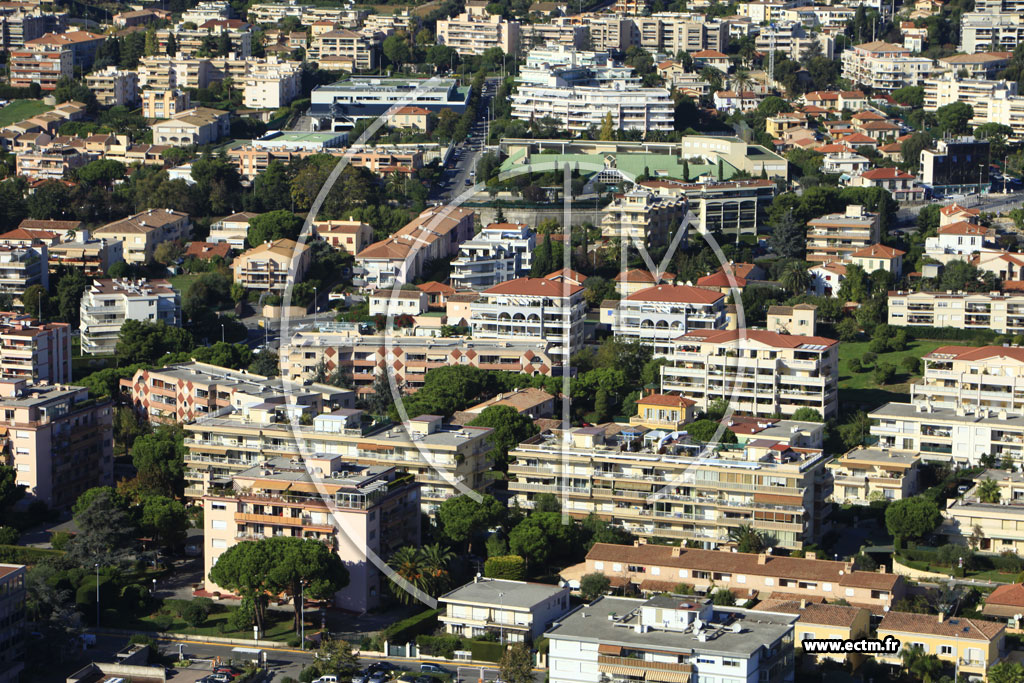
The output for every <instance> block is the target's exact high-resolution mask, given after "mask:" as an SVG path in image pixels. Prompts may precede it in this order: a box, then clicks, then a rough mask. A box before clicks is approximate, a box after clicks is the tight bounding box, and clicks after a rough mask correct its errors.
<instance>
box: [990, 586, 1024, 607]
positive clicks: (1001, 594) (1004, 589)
mask: <svg viewBox="0 0 1024 683" xmlns="http://www.w3.org/2000/svg"><path fill="white" fill-rule="evenodd" d="M985 604H986V605H1007V606H1009V607H1024V585H1021V584H1019V583H1004V584H1003V585H1002V586H997V587H996V589H995V590H994V591H992V592H991V593H989V594H988V597H987V598H985Z"/></svg>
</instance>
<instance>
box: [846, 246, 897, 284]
mask: <svg viewBox="0 0 1024 683" xmlns="http://www.w3.org/2000/svg"><path fill="white" fill-rule="evenodd" d="M906 253H907V252H905V251H901V250H900V249H896V248H894V247H887V246H885V245H884V244H872V245H869V246H867V247H863V248H861V249H858V250H857V251H854V252H850V254H849V255H848V256H847V260H848V261H849V263H852V264H853V265H856V266H860V267H861V268H863V269H864V272H865V273H873V272H875V271H876V270H884V271H886V272H887V273H892V276H893V278H894V279H896V280H899V279H900V277H902V276H903V256H904V254H906Z"/></svg>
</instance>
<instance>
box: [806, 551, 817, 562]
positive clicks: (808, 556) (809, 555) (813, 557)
mask: <svg viewBox="0 0 1024 683" xmlns="http://www.w3.org/2000/svg"><path fill="white" fill-rule="evenodd" d="M804 558H805V559H808V560H816V559H818V553H816V552H814V551H813V550H808V551H807V552H805V553H804Z"/></svg>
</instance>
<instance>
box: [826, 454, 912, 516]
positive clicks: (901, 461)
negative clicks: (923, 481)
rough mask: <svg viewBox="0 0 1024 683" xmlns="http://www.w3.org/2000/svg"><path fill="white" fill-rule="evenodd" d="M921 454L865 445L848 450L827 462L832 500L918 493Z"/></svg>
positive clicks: (842, 501)
mask: <svg viewBox="0 0 1024 683" xmlns="http://www.w3.org/2000/svg"><path fill="white" fill-rule="evenodd" d="M920 464H921V457H920V456H919V455H918V454H917V453H914V452H911V451H895V450H891V449H878V448H865V447H863V446H861V447H859V448H855V449H853V450H851V451H847V452H846V453H844V454H843V455H842V457H840V458H837V459H836V460H833V461H832V462H830V463H829V464H828V468H829V470H831V472H832V480H833V489H832V491H833V492H832V500H833V501H834V502H836V503H838V504H840V505H847V504H850V505H867V504H868V503H871V502H874V501H876V500H877V501H892V500H902V499H904V498H909V497H910V496H913V495H915V494H916V493H917V489H918V484H919V479H918V477H919V474H920Z"/></svg>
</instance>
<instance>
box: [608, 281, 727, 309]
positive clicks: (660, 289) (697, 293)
mask: <svg viewBox="0 0 1024 683" xmlns="http://www.w3.org/2000/svg"><path fill="white" fill-rule="evenodd" d="M724 298H725V296H724V295H723V294H722V293H720V292H717V291H713V290H710V289H701V288H700V287H691V286H689V285H655V286H654V287H647V288H646V289H641V290H640V291H639V292H633V293H632V294H630V295H629V296H627V297H626V299H627V300H628V301H664V302H668V303H694V304H713V303H715V302H716V301H719V300H720V299H724Z"/></svg>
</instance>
